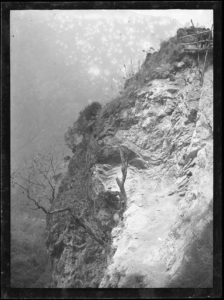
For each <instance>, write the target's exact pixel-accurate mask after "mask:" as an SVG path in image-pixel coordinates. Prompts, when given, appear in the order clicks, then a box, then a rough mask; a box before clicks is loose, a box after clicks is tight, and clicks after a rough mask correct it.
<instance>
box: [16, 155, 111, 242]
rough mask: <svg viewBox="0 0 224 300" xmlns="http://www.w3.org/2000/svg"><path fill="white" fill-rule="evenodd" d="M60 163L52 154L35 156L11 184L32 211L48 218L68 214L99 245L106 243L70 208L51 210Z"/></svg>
mask: <svg viewBox="0 0 224 300" xmlns="http://www.w3.org/2000/svg"><path fill="white" fill-rule="evenodd" d="M59 170H60V161H57V160H56V158H55V157H54V155H53V154H49V155H41V154H39V155H37V156H35V157H34V158H33V159H32V160H31V163H30V164H29V165H28V166H27V167H26V168H25V171H24V172H17V173H16V174H15V173H13V174H12V184H13V185H15V186H18V187H19V188H20V190H21V191H22V192H23V194H24V195H25V196H26V197H27V199H28V200H29V201H30V202H32V203H33V204H34V209H37V210H38V209H39V210H41V211H42V212H43V213H44V214H45V215H46V218H48V217H49V216H50V215H53V214H58V213H66V212H67V213H69V214H70V215H71V217H72V219H73V220H74V221H75V223H76V224H77V226H80V227H82V228H84V230H85V231H86V232H87V233H88V234H89V235H90V236H91V237H92V238H93V239H94V240H95V241H97V242H98V243H99V244H100V245H102V246H104V245H105V243H106V236H105V234H104V233H103V232H101V231H100V230H98V232H97V230H96V229H94V227H93V226H92V224H90V223H89V222H88V221H87V220H85V219H84V218H83V214H82V213H81V214H79V215H78V214H77V212H76V211H75V210H74V209H73V207H72V206H66V207H62V208H59V209H52V208H51V206H52V204H53V202H54V200H55V199H56V187H57V178H58V175H59V174H58V171H59Z"/></svg>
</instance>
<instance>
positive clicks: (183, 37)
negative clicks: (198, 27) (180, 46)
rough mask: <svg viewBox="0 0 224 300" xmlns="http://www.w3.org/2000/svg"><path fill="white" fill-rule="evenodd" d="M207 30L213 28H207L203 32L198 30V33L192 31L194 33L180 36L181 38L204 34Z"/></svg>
mask: <svg viewBox="0 0 224 300" xmlns="http://www.w3.org/2000/svg"><path fill="white" fill-rule="evenodd" d="M206 32H211V30H205V31H201V32H197V33H192V34H188V35H184V36H180V37H179V39H183V38H185V37H189V36H194V35H199V34H203V33H206Z"/></svg>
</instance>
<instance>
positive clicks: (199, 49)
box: [184, 47, 213, 52]
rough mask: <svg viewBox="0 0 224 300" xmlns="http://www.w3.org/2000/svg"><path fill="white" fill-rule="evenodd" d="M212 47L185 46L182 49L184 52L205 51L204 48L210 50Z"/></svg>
mask: <svg viewBox="0 0 224 300" xmlns="http://www.w3.org/2000/svg"><path fill="white" fill-rule="evenodd" d="M211 49H213V47H209V48H185V49H184V51H185V52H191V51H192V52H202V51H206V50H211Z"/></svg>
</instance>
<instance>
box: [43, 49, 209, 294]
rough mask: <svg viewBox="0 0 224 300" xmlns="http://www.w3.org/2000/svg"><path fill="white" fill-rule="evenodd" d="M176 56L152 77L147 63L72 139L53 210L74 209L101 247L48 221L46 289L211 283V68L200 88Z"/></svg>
mask: <svg viewBox="0 0 224 300" xmlns="http://www.w3.org/2000/svg"><path fill="white" fill-rule="evenodd" d="M180 51H181V50H180ZM181 53H182V56H181V58H179V59H178V61H176V62H175V61H174V62H171V63H169V66H168V67H167V64H165V69H166V71H164V72H166V75H165V76H163V74H164V72H163V70H162V71H161V70H160V71H159V75H158V73H156V74H155V75H154V77H155V78H152V77H150V78H149V77H147V76H148V75H146V72H145V69H147V63H148V61H147V59H146V62H145V66H146V67H145V69H144V66H143V69H142V70H143V71H144V72H143V71H142V74H140V75H142V77H141V76H140V77H141V78H140V77H139V76H136V78H134V79H132V80H130V81H129V83H127V84H126V88H125V89H124V91H123V93H122V94H121V96H120V97H118V98H117V99H114V100H113V101H112V102H111V103H109V104H108V105H106V106H105V107H103V108H102V109H101V110H100V111H99V113H98V115H97V118H96V119H94V120H91V121H90V125H89V127H90V128H92V129H91V130H90V131H89V132H88V133H86V135H83V136H77V137H76V138H75V139H74V147H73V152H74V156H73V157H72V158H71V160H70V162H69V166H68V170H67V172H66V173H65V175H64V179H63V180H62V182H61V185H60V187H59V191H58V196H57V199H56V201H55V203H53V205H52V208H53V209H55V208H62V207H66V206H70V207H72V209H73V210H74V212H75V213H76V214H77V215H79V216H80V217H81V218H83V219H84V220H86V221H87V222H88V224H90V227H91V228H92V229H93V231H94V232H96V233H97V236H99V238H100V239H101V238H102V240H103V245H100V244H99V243H98V242H97V241H96V240H95V239H94V238H93V237H92V236H91V235H90V234H88V232H86V231H85V229H84V228H83V227H81V226H79V225H78V224H77V223H75V222H74V220H73V219H72V216H71V215H70V214H68V213H66V212H64V213H61V214H57V215H52V216H51V217H49V219H48V240H47V246H48V251H49V254H50V257H51V264H52V287H103V288H104V287H114V288H120V287H121V288H123V287H133V288H134V287H136V288H137V287H146V288H150V287H212V269H213V266H212V261H213V254H212V253H213V242H212V240H213V234H212V233H213V225H212V224H213V66H212V61H211V57H210V58H209V59H208V62H207V67H206V70H205V74H204V82H203V85H201V74H200V72H199V68H198V66H197V59H196V58H195V57H192V56H187V55H185V54H183V52H181ZM203 58H204V55H203V56H202V57H201V61H200V64H201V65H200V67H202V65H203V62H204V61H203ZM148 60H150V57H149V58H148ZM163 66H164V65H159V68H160V69H161V68H163ZM161 74H162V76H161ZM137 75H139V74H137ZM139 78H140V79H139ZM142 79H143V80H142ZM139 82H140V83H139ZM121 147H122V148H123V149H126V151H127V153H128V162H129V165H128V170H127V178H126V181H125V185H124V186H125V191H126V194H127V209H126V211H125V212H124V213H122V214H121V213H120V210H119V208H120V207H119V199H118V192H119V188H118V185H117V182H116V178H117V177H118V178H121V159H120V152H119V149H120V148H121Z"/></svg>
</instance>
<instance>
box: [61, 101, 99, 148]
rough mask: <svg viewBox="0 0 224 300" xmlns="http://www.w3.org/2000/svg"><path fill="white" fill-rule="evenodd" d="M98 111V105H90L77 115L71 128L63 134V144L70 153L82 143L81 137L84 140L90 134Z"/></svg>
mask: <svg viewBox="0 0 224 300" xmlns="http://www.w3.org/2000/svg"><path fill="white" fill-rule="evenodd" d="M100 110H101V104H100V103H98V102H93V103H91V104H90V105H88V106H87V107H85V108H84V110H82V111H81V112H80V113H79V117H78V119H77V121H76V122H75V123H74V124H73V126H72V127H69V128H68V130H67V132H66V133H65V143H66V145H67V146H68V147H69V148H70V149H71V150H72V151H75V147H76V145H77V144H79V143H80V142H81V141H82V139H83V137H84V138H85V136H86V135H88V134H91V132H92V130H93V126H94V123H95V121H96V118H97V115H98V114H99V112H100Z"/></svg>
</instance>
